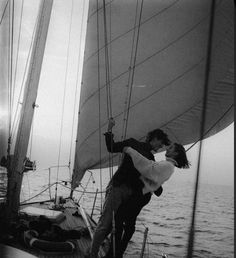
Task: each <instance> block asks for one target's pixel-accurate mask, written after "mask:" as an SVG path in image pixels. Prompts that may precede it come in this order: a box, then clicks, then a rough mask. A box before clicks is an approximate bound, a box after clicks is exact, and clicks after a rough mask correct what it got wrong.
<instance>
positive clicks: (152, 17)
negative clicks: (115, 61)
mask: <svg viewBox="0 0 236 258" xmlns="http://www.w3.org/2000/svg"><path fill="white" fill-rule="evenodd" d="M179 1H180V0H176V1H175V2H174V3H172V4H170V5H169V6H167V7H165V8H164V9H162V10H161V11H159V12H157V13H155V14H154V15H152V16H151V17H149V18H148V19H146V20H144V21H143V22H142V23H141V25H140V26H142V25H144V24H145V23H147V22H148V21H150V20H152V19H154V18H155V17H156V16H158V15H160V14H162V13H164V12H165V11H167V10H168V9H169V8H171V7H172V6H173V5H175V4H176V3H177V2H179ZM137 26H138V25H137ZM137 26H134V27H132V28H131V29H129V30H128V31H126V32H124V33H122V34H121V35H119V36H117V37H115V38H114V39H113V40H112V41H110V43H109V44H112V43H113V42H114V41H116V40H118V39H119V38H122V37H123V36H125V35H126V34H128V33H130V32H132V31H135V30H136V29H137ZM104 47H105V46H103V47H101V49H99V50H98V51H102V50H103V48H104ZM96 54H97V51H96V52H94V53H92V54H91V56H89V57H88V58H87V60H86V61H85V63H86V62H88V60H89V59H90V58H92V57H93V56H94V55H96Z"/></svg>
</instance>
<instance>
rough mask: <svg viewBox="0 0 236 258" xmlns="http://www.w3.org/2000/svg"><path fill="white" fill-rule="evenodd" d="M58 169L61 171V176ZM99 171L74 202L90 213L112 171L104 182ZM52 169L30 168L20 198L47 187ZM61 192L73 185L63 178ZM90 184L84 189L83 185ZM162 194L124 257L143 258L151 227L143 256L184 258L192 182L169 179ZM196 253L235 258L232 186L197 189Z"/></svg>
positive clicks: (53, 176) (45, 196)
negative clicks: (97, 191)
mask: <svg viewBox="0 0 236 258" xmlns="http://www.w3.org/2000/svg"><path fill="white" fill-rule="evenodd" d="M57 172H59V175H58V177H57ZM50 173H51V178H50V183H53V181H55V180H56V179H57V178H58V179H60V180H65V181H66V180H67V179H69V174H68V171H54V172H52V171H51V172H50ZM99 174H100V172H96V173H93V174H92V173H88V174H87V175H86V176H85V177H84V179H83V181H82V185H81V186H80V187H79V188H78V191H79V192H75V193H74V196H75V198H76V200H78V201H79V202H80V204H82V205H83V206H84V207H85V209H86V210H87V212H88V213H89V214H91V213H92V207H93V203H94V197H95V192H96V189H100V185H102V188H103V189H105V186H106V184H107V182H108V180H109V173H103V181H100V179H99ZM48 175H49V171H48V170H43V171H39V172H28V173H27V174H26V175H25V177H24V180H23V190H22V196H21V200H22V201H24V200H27V199H29V198H30V197H32V196H34V195H36V194H37V193H39V192H40V191H42V190H43V189H46V188H47V186H48V184H49V181H48ZM60 182H61V183H60V185H58V195H61V196H64V197H66V196H68V194H69V192H70V190H69V184H67V185H65V182H63V181H60ZM86 185H87V188H86V189H87V191H86V193H84V192H83V189H84V188H85V187H86ZM163 188H164V191H163V194H162V195H161V197H156V196H155V195H153V197H152V199H151V201H150V203H149V204H148V205H146V206H145V207H144V208H143V210H142V212H141V213H140V214H139V216H138V219H137V223H136V232H135V234H134V235H133V238H132V241H131V242H130V244H129V246H128V248H127V251H126V256H125V257H126V258H127V257H131V258H135V257H140V250H141V249H142V245H143V239H144V232H145V230H148V235H147V242H146V245H145V254H144V257H150V258H153V257H162V254H166V255H167V257H169V258H172V257H173V258H174V257H179V258H180V257H186V253H187V248H188V238H189V228H190V223H191V217H192V208H193V194H194V185H193V184H192V183H186V182H181V183H180V182H175V181H171V182H166V183H165V184H164V186H163ZM49 194H50V192H49V191H48V190H46V191H44V192H43V193H42V195H40V196H38V197H36V198H34V199H32V200H31V201H35V200H39V199H40V200H41V199H44V200H45V199H49ZM54 195H55V185H53V186H52V188H51V196H52V197H54ZM101 198H102V200H103V199H104V193H102V194H101V193H100V192H99V193H98V195H97V199H96V204H95V209H94V211H93V218H94V219H95V220H97V219H98V217H99V215H100V207H101ZM193 257H201V258H206V257H212V258H231V257H232V258H233V257H234V189H233V187H232V186H220V185H206V184H205V185H204V184H200V186H199V189H198V201H197V212H196V221H195V241H194V255H193Z"/></svg>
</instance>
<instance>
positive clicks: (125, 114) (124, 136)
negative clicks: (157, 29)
mask: <svg viewBox="0 0 236 258" xmlns="http://www.w3.org/2000/svg"><path fill="white" fill-rule="evenodd" d="M137 9H138V2H137V5H136V15H135V23H136V18H137ZM142 11H143V0H142V2H141V7H140V13H139V22H138V31H137V38H136V46H135V53H134V61H133V64H132V66H131V67H130V71H132V73H131V80H130V73H129V79H128V88H129V89H130V90H129V96H128V101H127V108H126V109H127V113H125V111H124V132H122V134H123V138H126V133H127V127H128V120H129V110H130V103H131V97H132V88H133V87H132V86H133V82H134V72H135V66H136V59H137V52H138V42H139V34H140V27H141V19H142ZM135 27H136V26H135ZM134 37H135V31H134V35H133V46H134ZM133 46H132V55H131V58H132V57H133ZM131 61H132V60H130V63H131Z"/></svg>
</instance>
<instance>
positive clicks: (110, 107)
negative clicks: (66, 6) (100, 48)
mask: <svg viewBox="0 0 236 258" xmlns="http://www.w3.org/2000/svg"><path fill="white" fill-rule="evenodd" d="M105 5H106V4H105V0H103V19H104V42H105V44H104V45H105V46H104V47H105V68H106V89H107V91H106V92H107V117H108V118H109V117H112V106H111V90H110V65H109V53H108V41H107V21H106V6H105Z"/></svg>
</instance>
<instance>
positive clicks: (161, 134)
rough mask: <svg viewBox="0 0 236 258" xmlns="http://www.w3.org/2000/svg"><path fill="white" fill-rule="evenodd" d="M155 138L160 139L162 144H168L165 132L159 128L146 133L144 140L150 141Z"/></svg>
mask: <svg viewBox="0 0 236 258" xmlns="http://www.w3.org/2000/svg"><path fill="white" fill-rule="evenodd" d="M154 138H157V139H158V140H161V141H162V143H163V144H164V145H170V140H169V139H168V136H167V134H166V133H164V132H163V131H162V130H161V129H155V130H153V131H151V132H149V133H148V134H147V137H146V142H150V141H151V140H152V139H154Z"/></svg>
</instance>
